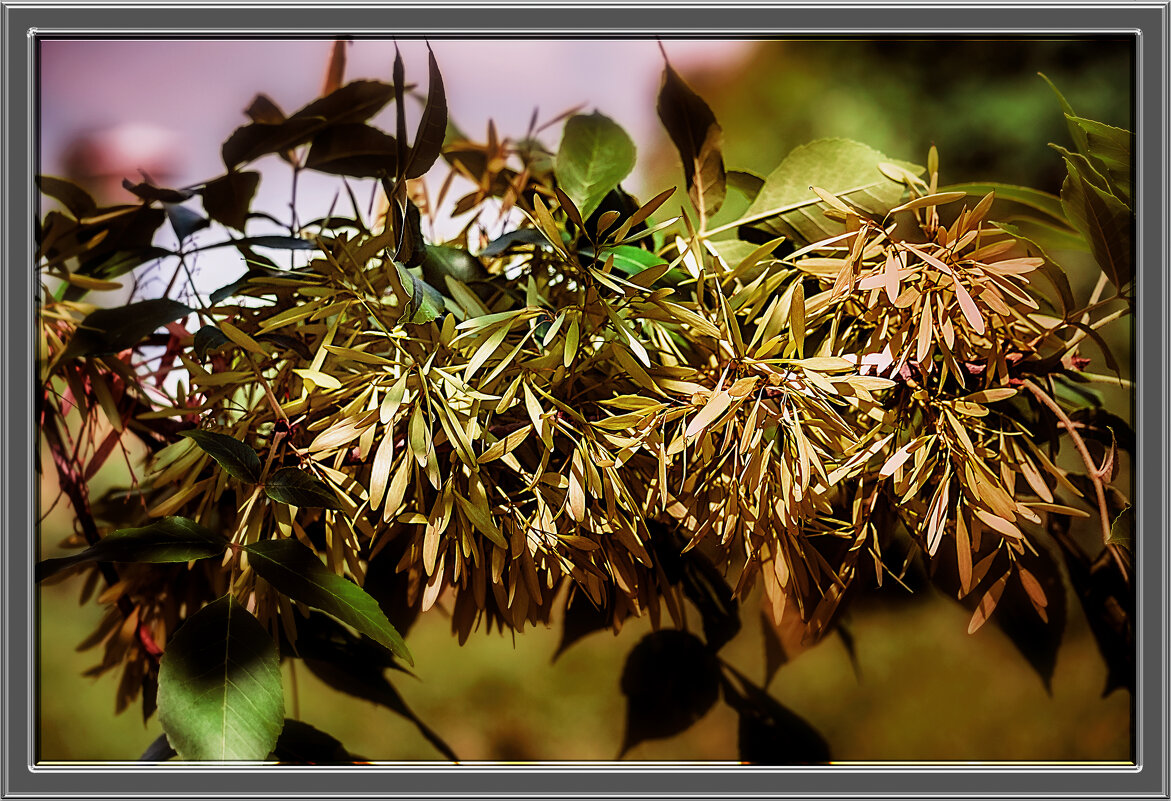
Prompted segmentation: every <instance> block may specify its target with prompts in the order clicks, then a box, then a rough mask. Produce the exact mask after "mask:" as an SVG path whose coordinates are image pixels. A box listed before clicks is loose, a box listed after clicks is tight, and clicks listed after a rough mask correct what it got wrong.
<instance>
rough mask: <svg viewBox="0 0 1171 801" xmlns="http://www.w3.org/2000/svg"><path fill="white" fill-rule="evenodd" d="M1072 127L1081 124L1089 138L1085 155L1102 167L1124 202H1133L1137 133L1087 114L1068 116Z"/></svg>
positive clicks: (1102, 170)
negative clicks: (1086, 115)
mask: <svg viewBox="0 0 1171 801" xmlns="http://www.w3.org/2000/svg"><path fill="white" fill-rule="evenodd" d="M1065 118H1066V120H1067V121H1068V122H1069V124H1070V125H1071V126H1077V127H1078V128H1079V129H1080V130H1081V131H1082V133H1083V134H1084V135H1085V139H1086V152H1085V153H1084V154H1083V155H1085V157H1086V158H1087V159H1089V160H1090V161H1091V162H1094V163H1095V166H1098V167H1100V170H1099V171H1100V172H1102V173H1103V174H1104V175H1105V176H1106V179H1107V180H1108V181H1109V182H1110V187H1111V191H1112V192H1113V193H1114V194H1116V195H1117V196H1118V198H1119V199H1120V200H1122V202H1124V203H1126V204H1127V205H1130V204H1131V178H1130V167H1131V150H1132V147H1133V142H1134V134H1132V133H1131V132H1130V131H1128V130H1126V129H1125V128H1115V127H1114V126H1113V125H1106V124H1105V123H1102V122H1097V121H1095V120H1087V119H1085V118H1084V117H1073V116H1070V115H1069V114H1066V115H1065Z"/></svg>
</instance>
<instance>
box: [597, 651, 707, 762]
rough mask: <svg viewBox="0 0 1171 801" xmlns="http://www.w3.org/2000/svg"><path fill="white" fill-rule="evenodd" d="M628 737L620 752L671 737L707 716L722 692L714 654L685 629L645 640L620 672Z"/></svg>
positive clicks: (626, 736) (626, 735) (623, 742)
mask: <svg viewBox="0 0 1171 801" xmlns="http://www.w3.org/2000/svg"><path fill="white" fill-rule="evenodd" d="M622 694H623V695H625V696H626V733H625V735H624V737H623V740H622V750H621V752H620V755H621V754H625V753H626V752H627V751H629V750H630V749H631V748H633V747H634V746H635V745H637V744H638V743H641V742H642V741H644V740H651V739H657V738H661V737H671V736H673V735H676V734H678V733H679V732H681V731H684V730H685V729H687V728H688V727H690V726H691V725H692V724H693V723H695V722H696V721H697V720H699V719H700V718H701V717H703V716H704V715H705V714H707V712H708V710H709V709H711V708H712V705H713V704H715V702H716V699H717V698H718V697H719V694H720V663H719V660H718V659H717V658H716V655H715V652H714V651H712V650H711V649H710V648H708V647H707V646H706V645H704V644H703V643H702V642H701V641H700V640H699V639H698V638H697V637H695V636H694V635H692V634H688V633H687V632H685V631H677V630H674V629H666V630H663V631H658V632H655V633H654V634H649V635H647V636H646V637H644V638H643V639H642V640H641V641H640V642H639V643H638V645H636V646H634V650H632V651H631V652H630V655H629V656H628V657H627V658H626V666H625V667H624V668H623V670H622Z"/></svg>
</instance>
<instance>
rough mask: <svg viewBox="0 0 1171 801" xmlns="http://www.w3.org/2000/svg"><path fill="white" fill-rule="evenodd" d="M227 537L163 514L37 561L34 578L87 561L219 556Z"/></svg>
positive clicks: (189, 558) (140, 560) (178, 560)
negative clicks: (73, 550)
mask: <svg viewBox="0 0 1171 801" xmlns="http://www.w3.org/2000/svg"><path fill="white" fill-rule="evenodd" d="M227 547H228V541H227V540H226V539H224V537H222V536H220V535H219V534H213V533H212V532H210V531H208V530H207V529H206V528H204V527H203V526H201V525H199V524H198V523H196V522H195V521H194V520H188V519H187V518H185V517H164V518H162V519H161V520H156V521H154V522H153V523H150V524H149V525H146V526H142V527H139V528H124V529H119V530H117V531H114V532H111V533H110V534H107V535H106V536H105V537H103V538H102V539H100V540H98V541H97V542H96V543H95V544H93V545H91V546H90V547H88V548H86V549H85V550H84V551H81V552H80V553H76V554H73V555H72V556H64V557H60V558H57V559H46V560H44V561H43V562H39V563H37V571H36V580H37V581H40V580H42V579H45V578H48V577H49V576H52V575H54V574H56V573H59V572H61V571H62V570H67V569H68V568H71V567H73V566H75V565H80V564H84V563H87V562H151V563H161V562H189V561H191V560H193V559H207V558H210V557H212V556H219V555H220V554H222V553H223V552H224V549H225V548H227Z"/></svg>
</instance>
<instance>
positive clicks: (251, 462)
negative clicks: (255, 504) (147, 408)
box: [179, 428, 262, 484]
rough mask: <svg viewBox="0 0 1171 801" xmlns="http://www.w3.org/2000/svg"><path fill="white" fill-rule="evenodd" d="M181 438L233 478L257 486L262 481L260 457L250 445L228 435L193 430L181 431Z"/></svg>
mask: <svg viewBox="0 0 1171 801" xmlns="http://www.w3.org/2000/svg"><path fill="white" fill-rule="evenodd" d="M179 436H181V437H187V438H188V439H190V440H192V441H194V442H195V444H196V445H198V446H199V447H200V449H201V450H202V451H203V452H204V453H206V454H207V455H208V456H210V457H211V458H213V459H215V460H216V461H217V462H219V465H220V467H222V468H223V469H224V472H225V473H227V474H228V475H230V476H231V477H232V478H238V479H240V480H241V481H247V482H249V483H251V484H256V483H258V482H259V481H260V472H261V470H262V467H261V465H260V457H259V456H257V455H256V451H254V450H252V448H250V447H249V446H248V445H246V444H245V443H243V442H241V441H240V440H238V439H236V438H235V437H229V436H228V435H227V434H219V433H217V432H215V431H206V430H204V429H202V428H193V429H190V430H187V431H180V432H179Z"/></svg>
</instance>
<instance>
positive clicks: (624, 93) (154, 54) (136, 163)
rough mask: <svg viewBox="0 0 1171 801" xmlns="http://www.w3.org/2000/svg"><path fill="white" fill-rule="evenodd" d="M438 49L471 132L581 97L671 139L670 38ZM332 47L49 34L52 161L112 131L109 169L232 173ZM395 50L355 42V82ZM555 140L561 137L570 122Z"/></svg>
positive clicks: (721, 53) (693, 58)
mask: <svg viewBox="0 0 1171 801" xmlns="http://www.w3.org/2000/svg"><path fill="white" fill-rule="evenodd" d="M430 44H431V47H432V48H433V49H434V52H435V56H436V59H437V61H438V63H439V66H440V69H441V71H442V73H443V78H444V84H445V86H446V91H447V97H448V106H449V108H450V110H451V114H452V119H453V121H455V122H456V123H457V124H458V125H459V126H460V128H462V129H463V130H464V131H465V132H467V134H468V135H469V136H472V137H478V138H482V137H483V136H484V132H485V131H486V126H487V122H488V120H489V119H492V120H494V121H495V123H496V127H497V130H498V131H499V132H500V134H501V135H502V136H509V135H513V136H521V135H523V134H524V132H525V130H526V129H527V127H528V124H529V120H530V118H531V117H532V114H533V110H534V108H536V109H538V110H539V115H540V119H541V120H542V121H544V120H548V119H551V118H553V117H555V116H557V115H558V114H559V113H561V112H562V111H565V110H567V109H569V108H572V107H574V106H578V105H584V106H585V107H586V108H585V110H586V111H589V110H593V109H595V108H596V109H597V110H599V111H601V112H602V113H604V114H606V115H608V116H610V117H612V118H613V119H615V120H616V121H617V122H618V123H619V124H621V125H622V126H623V127H624V128H626V130H627V131H628V132H629V133H630V135H631V137H632V138H633V139H634V140H635V143H636V144H637V145H639V146H641V147H649V146H650V145H651V144H652V143H654V142H655V141H656V137H658V136H659V135H660V134H659V132H658V120H657V119H656V116H655V95H656V92H657V90H658V83H659V79H660V76H661V74H662V67H663V56H662V54H661V53H660V51H659V43H658V42H657V41H654V40H646V39H644V40H586V39H561V40H506V39H496V40H454V39H447V40H445V39H438V40H432V41H431V42H430ZM747 45H748V43H747V42H734V41H715V40H698V41H684V40H679V41H668V42H665V43H664V47H665V48H666V50H667V53H668V55H669V56H670V58H671V61H672V64H674V65H675V66H676V68H678V69H681V70H684V71H688V70H692V69H696V70H702V69H707V68H711V67H722V66H726V65H728V64H730V63H734V62H736V61H738V60H739V59H742V58H743V57H744V56H745V54H746V52H747ZM331 46H332V42H331V41H329V40H252V41H245V40H218V41H217V40H105V41H89V40H48V41H43V42H42V43H41V50H40V101H41V108H40V115H41V169H42V171H43V172H47V173H50V174H61V173H63V172H65V170H66V167H67V166H68V165H67V162H66V159H67V155H68V150H69V149H70V146H71V143H73V142H74V141H75V140H76V139H77V138H78V137H81V136H87V137H89V138H91V139H95V138H96V139H99V140H100V139H101V138H102V137H104V141H105V150H106V151H107V152H106V153H105V154H104V156H105V157H104V159H102V161H101V164H100V165H99V169H100V170H103V171H110V170H113V171H122V172H125V173H126V175H125V176H124V177H129V178H132V179H134V180H138V179H139V177H138V174H137V170H138V168H143V169H146V170H147V171H148V172H150V173H151V174H152V176H153V177H156V179H158V180H160V181H161V180H162V177H161V176H159V175H155V173H165V174H166V177H167V178H169V179H170V180H172V181H174V183H176V184H187V183H194V182H198V181H201V180H205V179H207V178H209V177H212V176H214V175H216V174H217V171H222V169H223V167H222V165H221V164H220V163H219V143H221V142H222V141H223V140H224V139H225V138H226V137H227V135H228V134H230V133H231V131H232V130H233V129H234V128H235V127H237V126H239V125H242V124H244V123H245V122H247V118H246V117H245V116H244V112H243V110H244V108H245V107H246V106H247V105H248V103H249V102H250V101H251V99H252V97H253V96H254V95H255V94H256V93H258V92H263V93H265V94H267V95H268V96H269V97H271V98H272V99H273V100H275V101H276V102H277V104H278V105H280V106H281V107H282V108H283V109H285V111H286V112H291V111H294V110H296V109H297V108H300V107H301V106H303V105H305V104H306V103H308V102H309V101H311V100H312V99H314V98H315V97H316V96H317V94H318V91H319V89H320V87H321V83H322V77H323V75H324V71H325V66H326V62H327V60H328V58H329V53H330V48H331ZM398 46H399V48H400V49H401V51H402V54H403V59H404V62H405V65H406V75H407V81H408V83H411V82H415V83H418V84H420V89H422V88H423V86H425V84H426V76H427V56H426V47H427V43H425V42H423V41H418V40H411V41H402V42H399V43H398ZM394 48H395V43H394V42H392V41H373V40H359V41H356V42H353V43H352V44H351V46H350V47H349V48H348V65H347V69H346V77H347V80H351V79H356V78H371V79H378V80H384V81H387V82H389V81H390V74H391V65H392V62H393V59H394ZM388 114H391V115H392V114H393V112H388V111H384V112H383V113H382V114H380V115H379V117H376V118H375V124H380V125H382V126H383V127H390V128H393V116H389V117H388ZM388 123H389V125H388ZM544 136H545V141H546V142H547V143H548V144H550V145H551V146H555V145H556V142H557V136H558V134H557V131H556V129H551V130H549V131H547V132H546V133H545V135H544ZM164 167H165V168H166V169H164ZM635 182H636V183H637V176H635ZM118 183H120V179H119V180H118V181H115V182H114V186H115V187H116V186H117V184H118ZM109 199H110V200H114V199H126V198H125V197H123V196H116V197H114V198H109ZM262 199H263V197H262Z"/></svg>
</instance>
